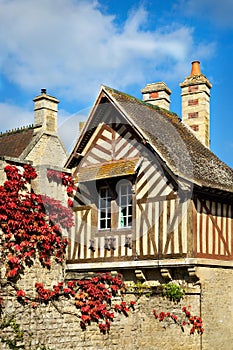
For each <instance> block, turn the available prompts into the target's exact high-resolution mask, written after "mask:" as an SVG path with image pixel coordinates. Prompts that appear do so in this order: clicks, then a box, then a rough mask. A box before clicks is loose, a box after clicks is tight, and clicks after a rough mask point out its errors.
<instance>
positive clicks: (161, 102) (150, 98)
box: [141, 82, 171, 110]
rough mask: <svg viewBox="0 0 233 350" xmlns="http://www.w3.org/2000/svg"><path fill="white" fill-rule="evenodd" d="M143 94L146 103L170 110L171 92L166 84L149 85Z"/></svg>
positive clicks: (142, 91) (143, 90)
mask: <svg viewBox="0 0 233 350" xmlns="http://www.w3.org/2000/svg"><path fill="white" fill-rule="evenodd" d="M141 93H142V99H143V101H144V102H148V103H150V104H152V105H154V106H158V107H160V108H164V109H167V110H170V95H171V90H170V89H169V88H168V87H167V85H166V84H165V83H164V82H158V83H151V84H147V85H146V87H145V88H144V89H142V90H141Z"/></svg>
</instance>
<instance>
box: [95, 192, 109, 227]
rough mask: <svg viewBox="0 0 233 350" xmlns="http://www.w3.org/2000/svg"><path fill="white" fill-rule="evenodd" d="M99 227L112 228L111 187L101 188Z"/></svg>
mask: <svg viewBox="0 0 233 350" xmlns="http://www.w3.org/2000/svg"><path fill="white" fill-rule="evenodd" d="M98 221H99V229H109V228H111V196H110V191H109V187H107V186H105V187H100V189H99V220H98Z"/></svg>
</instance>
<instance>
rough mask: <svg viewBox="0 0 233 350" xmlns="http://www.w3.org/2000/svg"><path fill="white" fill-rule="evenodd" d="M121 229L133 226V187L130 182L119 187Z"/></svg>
mask: <svg viewBox="0 0 233 350" xmlns="http://www.w3.org/2000/svg"><path fill="white" fill-rule="evenodd" d="M118 193H119V227H120V228H122V227H131V226H132V185H131V183H130V182H129V181H127V182H123V183H121V184H120V185H119V192H118Z"/></svg>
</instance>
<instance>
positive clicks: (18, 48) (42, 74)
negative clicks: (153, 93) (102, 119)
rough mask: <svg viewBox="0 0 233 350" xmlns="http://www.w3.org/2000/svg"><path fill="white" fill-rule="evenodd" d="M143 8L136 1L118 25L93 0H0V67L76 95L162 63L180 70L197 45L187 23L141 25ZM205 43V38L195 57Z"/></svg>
mask: <svg viewBox="0 0 233 350" xmlns="http://www.w3.org/2000/svg"><path fill="white" fill-rule="evenodd" d="M148 16H149V14H148V13H147V12H146V10H145V9H144V8H142V7H141V8H139V9H137V10H136V11H134V12H131V13H130V15H129V16H128V18H127V19H126V21H125V23H123V25H121V26H120V25H119V24H117V22H116V21H114V16H110V15H107V14H104V13H103V12H101V5H100V4H99V3H98V2H97V1H92V0H86V1H80V0H79V1H75V0H57V1H56V2H54V1H53V0H40V1H32V0H20V1H18V0H11V1H9V0H0V69H1V72H2V74H3V75H5V76H6V77H7V79H9V80H10V81H12V82H13V83H15V84H17V85H18V86H20V87H21V88H23V89H27V90H30V89H33V90H38V87H46V88H48V89H49V90H54V89H55V88H56V91H57V94H58V96H63V98H70V99H73V100H74V99H76V100H81V99H82V100H83V101H85V99H86V101H89V100H90V97H91V98H93V96H94V95H95V94H96V91H97V90H98V87H99V85H100V84H101V83H103V84H108V85H112V86H114V87H116V88H125V87H127V85H128V86H129V85H133V84H138V85H140V86H142V84H144V83H145V81H147V82H148V81H149V79H151V76H155V74H153V73H155V72H156V74H157V77H156V78H157V79H161V78H162V79H164V72H165V71H166V72H169V71H170V72H172V75H171V74H170V77H171V76H173V77H174V79H175V78H176V77H177V76H180V74H181V73H182V76H184V74H186V73H187V65H189V66H190V57H192V56H193V53H194V52H195V53H196V52H197V51H198V47H197V46H196V45H195V42H194V40H193V31H192V28H189V27H184V26H183V27H181V26H177V25H172V24H171V25H170V26H169V27H165V28H157V27H155V28H152V29H151V30H148V28H147V29H144V28H145V27H144V24H145V23H146V21H147V19H148ZM208 50H209V51H211V50H213V46H212V44H211V43H210V44H208V45H205V53H204V52H202V50H199V53H200V55H199V57H198V59H201V58H202V57H206V51H208ZM200 56H201V57H200ZM195 58H197V57H195ZM184 62H186V64H184ZM164 63H166V68H165V64H164ZM189 66H188V67H189ZM188 69H189V68H188ZM181 71H182V72H181ZM167 76H169V74H167ZM165 77H166V76H165Z"/></svg>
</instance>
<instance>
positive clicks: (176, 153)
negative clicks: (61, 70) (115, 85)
mask: <svg viewBox="0 0 233 350" xmlns="http://www.w3.org/2000/svg"><path fill="white" fill-rule="evenodd" d="M106 98H107V101H108V102H111V104H112V105H113V106H114V107H115V108H116V109H117V110H118V111H119V112H120V114H121V115H123V117H124V118H125V120H126V121H127V122H128V123H129V124H130V125H131V126H132V127H133V128H134V130H135V131H136V132H137V133H138V134H139V136H140V137H141V138H142V139H143V142H144V144H146V145H147V147H149V148H150V149H151V150H152V151H153V152H154V153H155V154H157V155H158V157H159V158H160V159H161V161H162V162H163V164H164V165H165V166H166V167H168V169H169V170H170V171H171V172H172V174H174V175H175V176H176V177H182V178H184V179H187V180H188V181H191V182H192V183H194V184H196V185H198V186H201V187H206V188H212V189H216V190H220V191H227V192H231V193H233V169H231V168H230V167H229V166H227V165H226V164H225V163H223V162H222V161H221V160H220V159H219V158H218V157H217V156H216V155H215V154H214V153H213V152H211V151H210V150H209V149H208V148H207V147H205V146H204V145H203V144H202V143H201V142H200V141H199V140H198V139H197V138H196V137H195V135H194V134H193V132H192V131H191V130H190V129H189V127H187V126H185V125H184V123H183V122H182V121H181V119H180V118H179V117H178V116H177V115H176V114H174V113H172V112H169V111H167V110H164V109H161V108H159V107H157V106H153V105H151V104H149V103H146V102H143V101H141V100H139V99H137V98H135V97H133V96H130V95H128V94H125V93H122V92H120V91H118V90H115V89H112V88H110V87H106V86H102V87H101V91H100V94H99V97H98V98H97V102H96V105H95V106H94V108H93V111H92V113H91V114H90V116H89V119H88V121H87V123H86V125H85V127H84V129H83V131H82V133H81V135H80V138H79V140H78V141H77V144H76V146H75V148H74V150H73V153H72V154H71V156H70V158H69V159H68V162H67V166H68V167H73V166H74V165H75V162H76V159H77V156H78V154H79V153H81V152H82V150H83V148H84V147H85V142H86V140H87V139H88V138H89V137H90V135H91V133H92V132H93V129H94V128H95V127H96V126H97V125H98V123H100V122H102V118H103V110H104V108H106V107H104V105H105V104H106V103H105V104H104V103H103V101H104V100H105V101H106ZM97 107H98V108H97Z"/></svg>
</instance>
